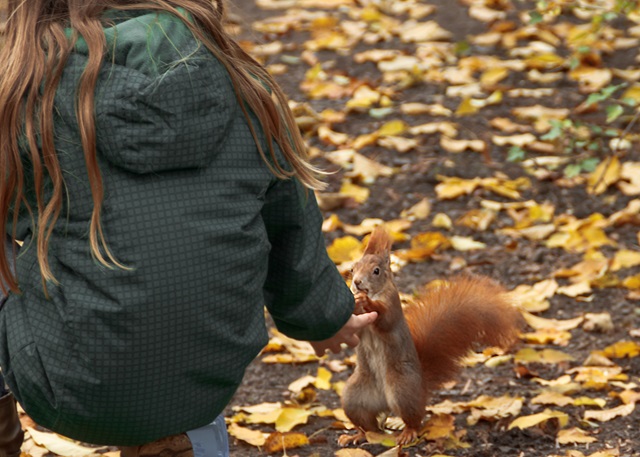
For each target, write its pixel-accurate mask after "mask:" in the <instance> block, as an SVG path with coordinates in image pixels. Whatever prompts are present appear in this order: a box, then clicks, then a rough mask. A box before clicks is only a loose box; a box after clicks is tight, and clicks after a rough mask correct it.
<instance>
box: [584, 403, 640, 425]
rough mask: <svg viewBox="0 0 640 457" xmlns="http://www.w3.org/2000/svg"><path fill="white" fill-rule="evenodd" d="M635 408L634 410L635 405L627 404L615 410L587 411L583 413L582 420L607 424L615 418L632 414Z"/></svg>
mask: <svg viewBox="0 0 640 457" xmlns="http://www.w3.org/2000/svg"><path fill="white" fill-rule="evenodd" d="M635 408H636V404H635V403H628V404H622V405H620V406H617V407H615V408H611V409H604V410H602V411H594V410H589V411H585V412H584V419H585V420H591V419H593V420H597V421H600V422H608V421H610V420H612V419H615V418H616V417H620V416H622V417H624V416H628V415H629V414H631V413H632V412H633V410H634V409H635Z"/></svg>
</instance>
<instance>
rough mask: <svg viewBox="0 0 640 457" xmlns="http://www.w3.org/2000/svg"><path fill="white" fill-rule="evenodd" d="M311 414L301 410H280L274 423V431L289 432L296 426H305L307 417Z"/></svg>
mask: <svg viewBox="0 0 640 457" xmlns="http://www.w3.org/2000/svg"><path fill="white" fill-rule="evenodd" d="M312 414H313V413H312V412H311V411H309V410H307V409H301V408H282V411H280V414H279V415H278V418H277V419H276V421H275V424H276V430H277V431H279V432H289V431H291V430H292V429H293V428H294V427H296V426H297V425H301V424H306V423H307V421H308V420H309V416H311V415H312Z"/></svg>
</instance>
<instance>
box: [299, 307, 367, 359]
mask: <svg viewBox="0 0 640 457" xmlns="http://www.w3.org/2000/svg"><path fill="white" fill-rule="evenodd" d="M377 318H378V313H376V312H375V311H374V312H371V313H364V314H359V315H355V314H352V315H351V317H350V318H349V320H348V321H347V323H346V324H345V325H344V327H342V329H341V330H340V331H339V332H338V333H337V334H336V335H334V336H333V337H331V338H329V339H328V340H324V341H311V342H310V343H311V346H312V347H313V350H314V352H315V353H316V355H317V356H318V357H322V356H323V355H324V354H325V353H326V351H331V352H333V353H334V354H338V353H339V352H340V351H341V350H342V348H341V346H340V345H341V344H342V343H344V344H346V345H347V346H349V347H352V348H353V347H356V346H357V345H358V343H359V342H360V338H359V337H358V333H359V332H360V330H362V329H363V328H364V327H366V326H367V325H370V324H372V323H373V322H374V321H375V320H376V319H377Z"/></svg>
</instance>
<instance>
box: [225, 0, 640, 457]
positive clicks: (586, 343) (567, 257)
mask: <svg viewBox="0 0 640 457" xmlns="http://www.w3.org/2000/svg"><path fill="white" fill-rule="evenodd" d="M429 3H433V4H435V5H436V6H437V7H438V10H437V12H436V13H435V15H433V16H432V17H430V19H435V20H437V21H438V22H439V23H440V25H441V26H443V27H444V28H446V29H448V30H449V31H451V32H452V33H454V38H453V41H462V40H464V39H465V38H466V37H467V36H468V35H469V34H476V33H479V32H482V31H484V30H486V24H482V23H480V22H477V21H474V20H473V19H470V18H469V16H468V14H467V13H466V9H467V8H468V6H465V5H463V4H462V3H459V2H457V1H448V0H435V1H432V2H429ZM231 12H232V13H233V15H234V17H235V19H236V21H237V22H239V24H240V25H241V26H242V29H243V35H242V37H243V38H247V37H248V38H249V39H251V40H255V41H258V42H262V43H265V42H269V41H270V40H271V39H274V38H275V37H270V36H267V35H262V34H259V33H257V32H254V31H251V28H250V27H251V23H252V22H253V21H254V20H257V19H264V18H265V17H268V16H270V15H277V14H282V11H266V10H262V9H260V8H258V7H257V6H256V5H255V3H254V0H234V1H233V2H232V5H231ZM306 38H307V36H306V35H305V34H304V33H298V32H292V33H290V34H288V35H287V36H284V37H283V36H278V37H277V39H279V40H281V41H284V42H286V43H287V44H289V45H291V47H290V52H289V51H288V53H290V54H299V52H300V44H301V43H302V42H303V40H305V39H306ZM394 45H399V44H398V43H390V44H386V45H384V46H389V47H391V48H393V47H394ZM382 46H383V45H379V47H382ZM333 57H334V58H335V59H336V66H338V67H339V66H340V65H345V66H346V67H345V68H348V70H349V74H350V75H352V76H357V77H360V78H370V79H372V80H375V79H376V78H379V77H380V75H379V73H377V72H375V71H373V70H374V69H373V68H372V67H370V66H368V65H360V66H358V65H356V66H354V64H353V62H352V61H351V60H350V57H349V56H347V57H340V56H337V57H336V56H333ZM607 58H608V59H610V63H611V64H612V65H613V64H614V63H615V59H618V61H619V62H624V61H625V59H626V58H628V56H625V55H622V54H620V53H618V54H616V55H612V56H609V57H607ZM277 60H278V59H277V56H276V57H273V58H271V60H270V62H277ZM622 66H623V67H624V65H622ZM306 69H308V66H306V65H298V66H295V65H292V66H291V68H290V70H289V71H288V72H287V73H285V74H283V75H280V76H278V77H277V80H278V82H279V83H280V84H281V85H282V87H283V88H284V91H285V92H286V93H287V94H288V95H289V96H290V97H291V98H292V99H294V100H297V101H303V100H304V94H303V93H302V92H301V91H300V89H299V84H300V81H301V79H302V78H303V75H304V71H306ZM507 84H510V85H511V87H525V86H526V85H527V82H526V81H520V80H512V81H508V82H507ZM551 87H553V88H554V89H555V90H554V92H553V95H551V96H549V97H546V98H543V99H536V100H531V103H522V102H521V101H519V103H521V104H529V105H532V104H536V103H539V104H542V105H545V106H553V107H563V106H564V107H574V106H576V104H578V103H579V101H581V100H582V99H583V98H584V96H583V95H581V94H579V93H578V92H577V90H576V87H575V85H571V84H568V83H567V82H566V81H564V82H560V83H554V84H552V85H551ZM439 93H442V87H429V86H428V85H420V86H417V87H415V88H411V89H408V90H406V91H404V92H403V100H401V101H412V102H424V103H434V101H441V102H443V103H444V104H445V105H446V106H448V107H449V108H451V109H454V110H455V108H456V103H458V102H459V101H457V102H456V101H451V102H448V101H447V100H446V99H443V98H442V97H441V96H439V95H438V94H439ZM340 103H344V100H343V101H341V102H340ZM327 106H331V103H330V102H327V101H326V100H325V101H318V102H316V105H314V107H316V108H318V109H319V110H320V109H323V108H324V107H327ZM340 106H341V105H340ZM511 107H512V106H511V105H510V104H509V103H508V102H505V103H502V104H498V105H495V106H491V107H488V108H486V109H485V110H484V111H483V113H482V116H469V117H465V118H461V119H456V122H459V123H460V124H461V125H462V126H463V127H462V129H463V131H464V135H465V137H468V138H474V137H475V138H480V139H485V140H489V138H488V137H487V135H489V131H490V129H489V126H488V121H489V119H492V118H494V117H497V116H505V117H510V116H511V113H510V109H511ZM428 120H429V119H428V117H425V118H424V119H423V121H424V122H427V121H428ZM382 122H383V121H376V120H374V119H372V118H371V117H369V116H366V115H363V116H362V117H354V118H353V119H352V120H351V118H350V122H349V123H348V124H346V125H342V126H341V128H342V129H343V131H345V132H346V133H349V134H354V135H355V134H357V133H358V132H359V129H361V128H362V127H363V126H365V127H366V131H373V130H374V129H375V128H376V127H375V125H371V124H380V123H382ZM411 122H412V123H414V124H416V123H418V122H419V121H417V120H415V119H413V120H412V121H411ZM311 141H312V145H317V146H321V147H323V145H320V144H313V142H314V141H317V140H313V139H312V140H311ZM489 142H490V141H489ZM362 152H363V153H364V154H366V155H368V156H369V157H372V158H375V159H376V160H378V161H379V162H382V163H384V164H387V165H391V166H395V167H400V169H401V172H400V173H398V174H395V175H393V176H392V177H389V178H380V179H378V180H377V181H376V182H375V183H374V184H372V185H371V186H370V189H371V197H370V198H369V200H368V201H367V202H365V203H364V204H362V205H360V206H357V207H352V208H340V209H338V210H336V211H335V212H336V213H337V214H338V216H339V217H340V219H341V220H342V221H344V222H348V223H353V224H358V223H360V222H361V221H362V220H363V219H364V218H367V217H376V218H381V219H385V220H390V219H394V218H397V217H398V216H399V213H400V210H401V209H403V208H407V207H409V206H410V205H412V204H414V203H417V202H418V201H420V200H421V199H422V198H424V197H428V198H429V199H430V200H431V201H432V203H433V209H432V211H433V212H434V213H436V212H443V213H446V214H448V215H449V216H450V217H451V219H454V220H455V219H456V218H457V217H458V216H460V215H462V214H464V213H465V212H466V211H468V210H469V209H471V208H477V207H478V201H479V200H480V199H482V198H485V197H491V198H492V199H496V197H495V195H487V194H484V193H482V192H477V193H476V194H474V195H472V196H470V197H468V198H465V199H456V200H449V201H439V200H437V199H436V198H435V191H434V186H435V185H436V184H437V182H438V181H437V179H436V176H437V175H438V174H449V175H455V176H461V177H466V178H470V177H474V176H492V175H494V174H495V173H496V172H501V173H504V174H505V175H507V176H509V177H510V178H512V179H515V178H517V177H519V176H523V175H524V172H523V170H522V168H521V167H520V166H519V165H514V164H511V163H509V162H507V161H506V160H505V151H504V150H492V151H489V153H488V155H486V156H485V157H482V156H481V155H479V154H470V153H466V154H459V155H453V154H446V153H445V152H444V151H442V149H441V148H440V146H439V145H438V144H437V142H436V141H435V140H433V142H432V143H429V142H428V143H427V144H425V145H423V146H421V147H420V148H419V149H418V150H416V151H413V152H410V153H407V154H404V155H398V154H397V153H393V152H391V151H388V150H385V149H382V148H376V147H368V148H365V150H364V151H362ZM638 155H639V153H638V151H637V150H636V151H635V152H631V153H630V156H628V157H627V159H628V160H636V161H637V160H639V159H640V158H639V157H638ZM634 156H635V157H634ZM445 159H446V160H445ZM447 161H449V162H447ZM341 177H342V175H341V173H340V172H338V173H337V174H335V175H332V176H331V177H330V178H329V182H330V190H333V191H337V189H338V188H339V186H340V179H341ZM532 182H533V187H532V188H531V189H529V190H527V191H525V192H524V195H523V198H524V199H534V200H536V201H538V202H543V201H549V202H551V203H553V204H554V205H555V206H556V214H562V213H569V214H574V215H576V216H577V217H586V216H588V215H590V214H592V213H594V212H600V213H602V214H604V215H610V214H612V213H613V212H615V211H616V210H619V209H621V208H623V207H625V205H626V204H627V203H628V201H629V198H628V197H624V196H622V195H619V194H617V193H615V192H611V193H610V194H608V197H609V198H603V197H597V198H596V197H593V196H591V195H589V194H587V192H586V191H585V188H584V186H577V187H573V188H560V187H558V186H557V185H556V184H554V183H553V182H552V181H538V180H535V179H534V180H533V181H532ZM604 197H607V195H605V196H604ZM497 199H499V198H497ZM329 214H330V213H329V212H327V213H326V214H325V215H326V216H328V215H329ZM506 222H507V221H501V220H498V221H497V222H496V224H497V226H498V227H499V226H500V224H501V223H506ZM427 230H430V227H429V226H428V224H427V222H425V223H424V224H421V223H420V222H416V223H415V224H414V225H413V227H412V228H411V229H410V230H409V233H410V234H411V235H413V234H416V233H419V232H422V231H427ZM456 230H457V231H458V233H457V234H460V235H469V234H471V232H466V231H465V229H460V228H457V229H456ZM637 231H638V228H637V226H634V225H624V226H621V227H619V228H617V229H616V230H615V232H613V233H610V236H612V237H613V238H615V239H617V240H618V241H619V242H620V243H621V245H625V244H626V245H628V246H629V247H634V246H635V245H636V244H637V238H636V235H637ZM341 235H342V234H341V233H339V232H338V233H329V234H327V243H330V242H331V240H332V239H333V238H334V237H337V236H341ZM473 236H474V238H475V239H477V240H479V241H482V242H484V243H486V244H487V246H488V248H487V249H484V250H481V251H475V252H473V251H472V252H471V253H468V254H460V253H456V254H446V253H445V254H442V255H440V256H438V257H436V258H433V259H430V260H429V261H427V262H422V263H415V264H410V265H408V266H406V267H405V268H403V269H402V270H401V272H400V274H399V275H397V278H396V280H397V284H398V287H399V288H400V290H401V291H403V292H407V293H410V292H412V291H413V290H415V288H417V287H419V286H420V285H423V284H425V283H426V282H428V281H429V280H431V279H435V278H438V277H443V276H447V275H449V274H451V271H450V268H449V266H450V263H451V260H452V257H453V256H463V257H464V259H465V260H466V263H467V268H466V270H467V271H469V272H472V273H481V274H487V275H489V276H491V277H493V278H495V279H498V280H500V281H501V282H502V283H503V284H505V286H506V287H507V288H513V287H515V286H517V285H519V284H533V283H535V282H537V281H539V280H542V279H544V278H547V277H550V274H551V272H552V271H554V270H556V269H558V268H560V267H562V266H567V267H568V266H571V265H573V264H575V263H576V262H577V261H579V260H580V258H581V256H580V255H578V254H571V253H567V252H566V251H564V250H562V249H549V248H546V247H544V246H543V245H541V244H539V243H530V242H527V241H526V240H518V241H516V242H514V241H513V240H512V239H510V238H507V237H503V236H500V235H496V234H495V233H494V231H492V230H488V231H485V232H474V233H473ZM402 247H406V246H402V245H398V246H397V248H402ZM635 248H637V246H635ZM604 311H607V312H609V313H611V315H612V317H613V319H614V322H615V330H614V331H613V332H611V333H608V334H600V333H588V332H585V331H579V332H575V334H574V335H573V338H572V339H571V340H570V342H569V345H568V346H567V347H564V348H562V349H563V350H564V351H565V352H568V353H570V354H571V355H573V356H574V357H575V358H576V360H577V361H583V360H584V359H585V357H586V356H587V355H588V354H589V352H590V351H591V350H593V349H595V348H602V347H605V346H606V345H607V344H611V343H614V342H616V341H620V340H628V339H630V336H629V331H630V329H633V328H638V327H640V312H639V311H640V308H639V307H638V302H633V301H630V300H628V299H627V298H626V292H625V291H624V290H622V289H611V288H608V289H601V290H596V291H595V292H594V294H593V300H591V301H589V302H582V303H578V302H576V301H575V300H573V299H570V298H568V297H567V298H558V297H554V299H553V302H552V307H551V308H550V309H549V310H548V311H547V312H545V313H544V314H543V316H544V317H547V318H561V319H566V318H570V317H574V316H577V315H580V314H581V313H584V312H604ZM347 355H348V354H347ZM333 357H334V358H339V359H342V358H344V355H341V356H333ZM617 362H618V363H619V364H620V365H621V366H622V367H623V368H624V370H625V372H626V373H627V374H628V375H629V379H630V380H631V381H635V382H636V383H638V382H640V379H638V378H639V376H640V358H639V357H636V358H631V359H623V360H617ZM568 367H569V366H567V365H530V366H528V369H529V370H530V372H531V375H530V376H524V377H518V376H516V375H515V374H514V369H515V368H516V367H515V366H514V365H513V364H507V365H505V366H502V367H499V368H498V369H487V368H486V367H482V366H478V367H473V368H469V369H466V370H465V371H464V373H463V375H462V377H461V379H460V380H459V381H458V383H457V384H455V386H453V387H452V388H451V389H448V390H442V391H439V392H436V393H435V395H434V396H433V400H432V402H433V403H437V402H440V401H442V400H445V399H449V400H452V401H463V400H471V399H473V398H476V397H477V396H479V395H481V394H488V395H494V396H500V395H504V394H511V395H519V396H523V397H524V398H525V399H530V398H531V397H532V396H534V395H535V394H536V384H535V383H533V382H532V380H531V376H533V375H535V376H540V377H543V378H545V379H554V378H557V377H558V376H560V375H562V374H563V373H564V371H565V370H566V369H567V368H568ZM317 368H318V365H317V364H316V363H311V364H301V365H281V364H272V365H271V364H269V365H268V364H265V363H262V362H261V358H258V359H257V360H256V361H255V362H254V363H253V364H251V365H250V366H249V368H248V369H247V372H246V376H245V379H244V382H243V384H242V386H241V387H240V389H239V390H238V392H237V394H236V395H235V397H234V398H233V401H232V402H231V405H230V407H229V408H228V409H227V411H226V413H227V415H229V416H231V415H232V414H233V411H232V409H231V408H232V407H233V406H235V405H250V404H258V403H262V402H273V401H283V400H287V399H289V397H290V394H289V393H288V391H287V386H288V384H289V383H291V382H292V381H294V380H296V379H298V378H300V377H301V376H303V375H305V374H315V373H316V370H317ZM350 373H351V369H349V370H347V371H346V372H343V373H338V374H334V378H333V380H334V381H335V380H345V379H346V378H347V377H348V376H349V374H350ZM587 395H594V396H598V395H600V393H598V392H591V393H587ZM318 400H319V401H320V402H321V403H323V404H325V405H327V406H329V407H331V408H337V407H339V405H340V400H339V397H338V396H337V394H335V393H334V392H332V391H327V392H325V391H320V392H319V398H318ZM525 405H526V406H525V407H524V409H523V411H522V414H523V415H525V414H532V413H535V412H539V411H540V409H534V408H533V407H532V406H531V405H530V404H529V403H527V402H525ZM554 408H555V409H558V410H563V408H561V407H554ZM564 410H565V411H566V412H567V413H569V414H570V416H571V417H572V419H575V420H574V422H575V423H579V422H580V421H579V419H580V417H581V416H582V412H583V411H582V409H581V408H576V407H571V408H566V409H564ZM639 421H640V411H639V409H638V408H636V410H635V412H634V413H633V414H632V415H630V416H627V417H624V418H618V419H616V420H615V421H612V422H610V423H602V424H601V425H600V427H598V428H596V429H594V430H592V433H594V436H596V437H597V440H598V441H597V443H595V444H593V445H591V446H589V447H588V446H585V445H580V446H573V447H571V446H569V447H567V446H564V447H562V449H558V448H557V446H556V443H555V433H554V430H553V427H550V428H547V429H545V428H535V427H534V428H530V429H526V430H519V429H513V430H510V431H508V430H507V429H506V425H507V424H505V423H502V422H497V423H490V422H480V423H479V424H477V425H474V426H467V425H466V416H465V414H461V415H458V417H457V423H456V425H457V429H458V430H466V437H465V438H464V440H465V441H466V442H468V443H471V445H472V446H471V447H470V448H469V449H466V450H449V451H446V452H445V450H442V449H440V450H439V449H437V448H436V447H435V445H434V443H421V444H418V445H417V446H415V447H412V448H409V449H407V451H406V452H407V455H410V456H428V455H434V453H438V452H441V453H446V454H448V455H455V456H478V457H484V456H487V457H489V456H496V457H497V456H547V455H553V454H558V455H563V456H564V455H565V452H566V450H567V449H576V450H580V451H581V452H583V453H584V454H585V455H589V454H591V453H593V452H595V451H597V450H601V449H608V448H618V449H619V451H620V455H626V456H631V455H636V456H637V455H640V427H639V424H640V422H639ZM261 429H262V430H265V431H272V430H273V429H270V428H269V427H266V426H265V427H262V428H261ZM296 430H299V431H302V432H304V433H306V434H307V435H309V436H313V440H312V444H311V445H310V446H306V447H304V448H300V449H295V450H290V451H288V452H287V455H290V456H294V455H299V456H302V457H311V456H332V455H334V453H335V452H336V451H337V450H338V449H339V447H338V445H337V443H336V439H337V437H338V436H339V435H340V434H341V433H343V431H342V430H336V429H334V428H332V421H331V419H322V418H317V417H314V418H312V419H311V420H310V421H309V423H308V424H306V425H303V426H299V427H298V428H296ZM363 448H365V449H367V450H368V451H369V452H371V453H372V454H374V455H377V454H379V453H381V452H382V451H384V448H383V447H381V446H379V445H378V446H377V445H365V446H363ZM231 455H232V456H235V457H248V456H265V455H267V454H266V453H264V452H262V451H260V450H259V449H257V448H255V447H252V446H249V445H247V444H246V443H243V442H240V441H234V440H233V439H232V443H231ZM274 455H282V453H276V454H274Z"/></svg>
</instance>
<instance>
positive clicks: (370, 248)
mask: <svg viewBox="0 0 640 457" xmlns="http://www.w3.org/2000/svg"><path fill="white" fill-rule="evenodd" d="M389 252H391V238H390V237H389V234H388V233H387V231H386V230H385V229H384V228H383V227H376V228H375V229H374V230H373V232H372V233H371V237H370V238H369V243H368V244H367V247H366V249H365V250H364V253H365V254H377V255H382V254H387V255H388V254H389Z"/></svg>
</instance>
